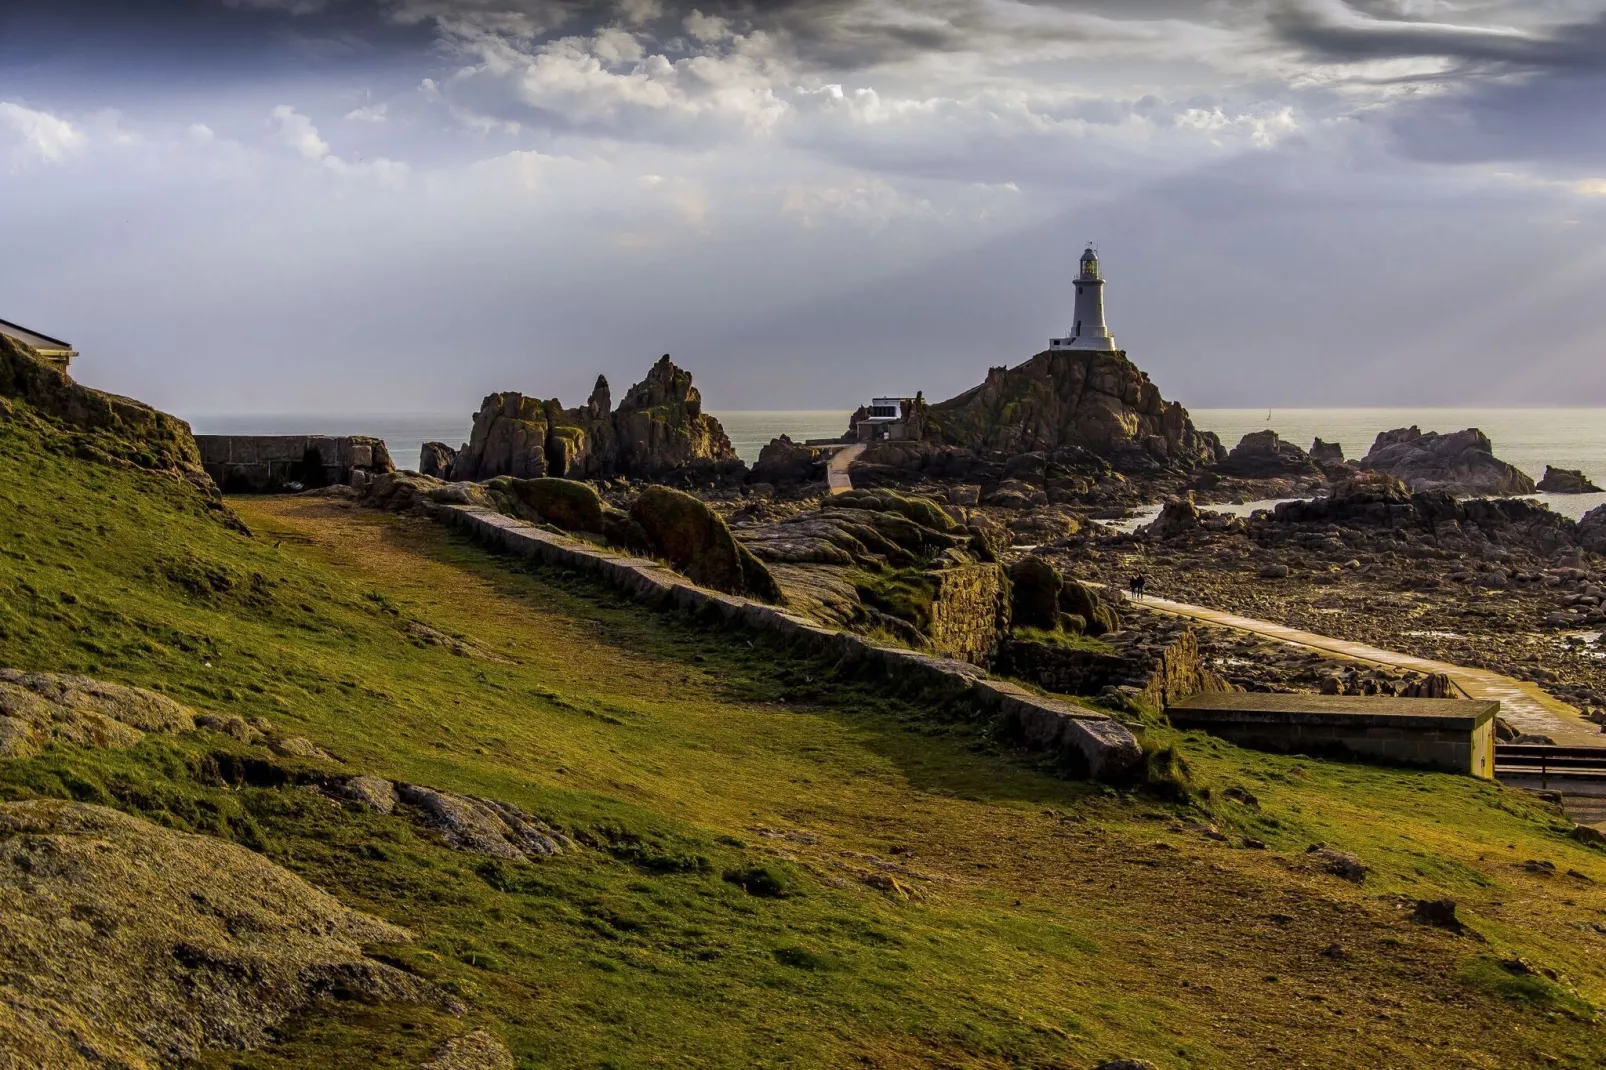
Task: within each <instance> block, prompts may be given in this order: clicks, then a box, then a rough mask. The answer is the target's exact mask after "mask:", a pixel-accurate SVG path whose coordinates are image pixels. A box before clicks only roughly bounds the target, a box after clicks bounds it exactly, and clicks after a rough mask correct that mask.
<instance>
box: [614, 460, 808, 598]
mask: <svg viewBox="0 0 1606 1070" xmlns="http://www.w3.org/2000/svg"><path fill="white" fill-rule="evenodd" d="M630 516H631V519H633V520H634V521H635V522H636V523H637V524H638V525H640V527H641V530H642V532H643V535H644V537H645V539H646V542H647V545H648V546H650V547H651V548H652V551H653V552H654V553H656V554H658V555H660V556H662V557H663V558H664V559H665V560H666V561H668V562H669V563H670V565H671V566H673V567H674V568H675V569H677V570H678V571H680V572H683V573H685V575H686V576H687V577H688V578H690V579H691V580H692V581H693V582H695V583H699V584H702V585H703V586H704V587H712V588H713V589H714V590H716V591H724V592H725V593H726V594H739V595H750V596H752V597H754V598H760V599H763V600H764V601H766V602H780V601H783V598H782V595H781V590H780V588H779V587H778V586H776V583H775V578H774V577H773V576H771V575H770V572H769V569H767V568H765V567H764V564H763V562H761V561H759V559H758V558H756V557H754V556H753V554H752V552H751V551H749V550H748V549H747V547H745V546H743V545H741V544H740V543H738V542H737V541H736V539H735V538H734V537H733V536H732V535H731V532H730V528H728V527H726V526H725V521H724V520H723V519H722V518H721V517H720V515H719V514H718V513H716V512H714V511H713V510H712V509H710V508H709V507H708V506H707V505H706V504H704V503H703V502H702V501H701V500H699V499H698V498H695V497H693V496H692V495H690V494H686V493H684V492H683V491H678V490H674V489H671V488H669V487H648V488H647V489H646V490H645V491H643V492H642V494H641V496H640V497H639V498H637V499H636V502H635V504H634V505H632V506H631V507H630Z"/></svg>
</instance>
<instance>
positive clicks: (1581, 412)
mask: <svg viewBox="0 0 1606 1070" xmlns="http://www.w3.org/2000/svg"><path fill="white" fill-rule="evenodd" d="M710 412H711V414H712V415H713V416H714V417H715V418H716V419H718V420H719V421H720V423H721V424H722V425H723V426H724V428H725V433H726V434H727V435H729V436H730V440H731V445H732V446H733V447H734V448H735V450H736V453H737V455H738V456H739V457H741V458H742V459H743V460H744V461H746V462H748V463H749V464H752V463H753V462H754V461H756V460H757V459H758V455H759V451H760V450H762V449H763V448H764V446H765V445H766V444H767V443H768V442H769V441H770V440H771V439H773V438H775V437H776V436H778V435H782V434H785V435H790V436H791V437H792V439H793V440H795V441H798V442H802V441H805V440H807V439H811V438H834V437H836V436H839V435H841V434H842V433H843V432H844V431H846V430H847V424H848V417H849V416H851V415H852V410H850V409H793V410H727V411H722V412H718V411H713V410H710ZM1189 415H1190V416H1192V418H1193V422H1194V425H1195V426H1196V427H1198V428H1199V429H1200V430H1202V431H1214V432H1215V433H1216V434H1217V435H1219V436H1221V441H1222V442H1223V444H1225V445H1226V446H1227V447H1228V448H1229V449H1230V448H1231V447H1232V446H1234V445H1236V444H1237V442H1238V440H1239V439H1240V438H1242V437H1243V436H1244V435H1245V434H1248V433H1250V432H1253V431H1262V430H1267V429H1270V430H1273V431H1276V432H1277V433H1278V434H1279V435H1281V436H1282V437H1283V439H1285V440H1286V441H1289V442H1292V443H1294V444H1295V445H1297V446H1299V447H1300V448H1302V449H1309V448H1310V446H1311V443H1312V440H1314V439H1315V438H1317V437H1320V438H1321V439H1323V440H1324V441H1327V442H1337V443H1339V444H1340V445H1342V446H1343V448H1344V455H1345V456H1346V457H1350V458H1357V457H1361V456H1364V455H1365V454H1366V452H1367V451H1368V449H1370V447H1371V445H1372V440H1373V439H1374V438H1376V437H1377V435H1378V434H1379V433H1381V432H1383V431H1388V430H1392V429H1394V428H1399V427H1410V426H1412V425H1415V426H1417V427H1420V428H1421V429H1422V430H1424V431H1439V432H1451V431H1459V430H1461V429H1463V428H1466V427H1477V428H1479V429H1481V430H1482V431H1483V432H1484V433H1485V434H1486V435H1488V436H1489V438H1490V440H1491V441H1492V442H1493V443H1494V451H1495V455H1496V456H1498V457H1500V458H1501V459H1502V460H1505V461H1509V462H1510V463H1512V464H1514V465H1516V466H1517V467H1518V468H1520V469H1522V470H1523V471H1524V472H1526V473H1528V474H1529V475H1530V476H1532V477H1533V478H1534V479H1535V480H1538V479H1539V478H1540V477H1541V476H1543V475H1544V473H1545V466H1546V465H1554V466H1556V467H1558V468H1575V469H1579V470H1581V471H1583V472H1584V474H1585V475H1587V476H1589V477H1590V478H1591V479H1593V480H1594V481H1595V482H1596V484H1597V485H1606V484H1602V481H1603V480H1606V408H1597V407H1590V408H1492V407H1478V408H1472V407H1455V408H1450V407H1445V408H1435V407H1427V406H1416V407H1410V406H1391V407H1384V408H1283V409H1279V408H1271V409H1266V408H1253V409H1249V408H1235V409H1194V410H1191V411H1190V413H1189ZM184 419H186V420H188V421H189V422H190V425H191V427H192V428H193V429H194V431H195V433H196V434H198V435H372V436H374V437H375V438H381V439H384V440H385V445H386V447H387V448H388V449H389V450H390V454H391V457H392V458H393V459H394V461H395V462H396V465H397V467H400V468H417V467H418V461H419V454H420V451H421V450H422V448H423V444H424V443H425V442H445V443H447V444H448V445H451V446H454V447H455V446H458V445H460V444H461V443H463V442H466V441H467V440H468V433H469V429H470V427H471V425H472V417H470V416H466V415H463V414H459V413H340V414H307V413H301V414H295V413H192V414H184ZM1535 497H1537V498H1539V499H1540V500H1541V501H1544V502H1546V503H1547V504H1549V506H1550V507H1551V508H1552V509H1554V510H1556V511H1557V512H1559V513H1562V514H1565V515H1567V516H1570V517H1573V518H1575V519H1576V518H1577V517H1580V516H1582V515H1583V514H1584V513H1586V512H1588V511H1589V510H1590V509H1593V508H1594V507H1595V506H1597V505H1602V504H1606V494H1538V495H1535Z"/></svg>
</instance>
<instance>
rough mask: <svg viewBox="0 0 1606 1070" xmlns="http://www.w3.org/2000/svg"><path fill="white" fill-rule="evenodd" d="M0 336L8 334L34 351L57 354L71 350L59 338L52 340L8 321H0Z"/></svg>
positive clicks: (46, 335) (47, 336) (45, 335)
mask: <svg viewBox="0 0 1606 1070" xmlns="http://www.w3.org/2000/svg"><path fill="white" fill-rule="evenodd" d="M0 334H8V335H10V336H11V337H12V338H15V339H17V340H18V341H19V342H22V343H24V344H26V345H29V346H32V347H33V348H34V349H48V350H52V351H59V352H69V351H71V350H72V346H70V345H68V344H67V343H66V342H63V341H62V340H61V339H60V338H52V337H50V336H49V335H48V334H40V333H39V332H38V331H30V330H29V329H28V328H26V327H24V326H22V325H21V324H20V323H12V322H11V321H9V320H0Z"/></svg>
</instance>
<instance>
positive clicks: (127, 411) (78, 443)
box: [0, 335, 217, 495]
mask: <svg viewBox="0 0 1606 1070" xmlns="http://www.w3.org/2000/svg"><path fill="white" fill-rule="evenodd" d="M7 399H13V400H16V401H21V402H24V403H25V404H26V405H27V406H28V407H29V408H30V409H31V410H32V411H33V412H34V413H35V414H37V415H39V416H42V417H44V418H45V419H47V420H50V421H52V422H53V423H55V424H57V425H58V426H60V427H62V428H64V429H66V430H67V431H69V432H71V433H73V435H74V438H75V442H74V446H75V449H76V452H77V454H78V456H80V457H84V458H85V459H88V460H94V461H103V462H117V463H121V464H129V465H134V466H137V467H139V468H147V469H154V470H165V471H170V472H173V473H175V474H177V475H180V476H182V477H184V478H185V479H186V480H187V481H188V482H190V483H192V484H194V485H195V486H196V487H197V488H199V489H201V490H202V491H204V492H207V493H209V494H211V495H215V494H216V493H217V491H216V488H215V487H214V486H213V485H212V481H211V479H210V478H208V476H207V475H206V473H205V471H204V470H203V469H202V467H201V454H200V450H199V449H197V448H196V445H195V439H194V437H193V436H192V435H191V434H190V425H189V424H187V423H185V422H184V421H183V420H180V419H179V418H177V417H176V416H169V415H168V414H167V413H165V412H158V411H157V410H156V409H153V408H151V407H150V406H149V405H146V404H143V403H141V402H138V401H134V400H133V399H131V398H125V397H118V396H117V395H116V394H106V393H103V392H101V391H99V390H91V389H90V388H89V387H87V386H81V385H79V384H78V383H75V382H73V381H72V379H71V378H69V377H68V375H67V373H66V372H65V371H63V370H62V369H60V368H58V367H56V366H55V365H53V364H47V363H46V362H44V361H42V360H39V359H38V358H37V357H34V356H33V355H32V353H31V351H27V350H24V349H23V347H22V346H20V345H17V344H16V343H14V342H13V341H12V340H11V339H10V338H8V337H6V336H5V335H0V414H5V413H8V412H9V411H10V406H9V405H8V404H7V403H6V400H7Z"/></svg>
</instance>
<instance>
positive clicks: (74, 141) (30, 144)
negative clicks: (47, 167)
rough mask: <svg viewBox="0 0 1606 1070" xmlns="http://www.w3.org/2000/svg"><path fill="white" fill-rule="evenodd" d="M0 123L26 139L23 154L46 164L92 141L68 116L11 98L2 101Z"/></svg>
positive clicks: (61, 158) (64, 157)
mask: <svg viewBox="0 0 1606 1070" xmlns="http://www.w3.org/2000/svg"><path fill="white" fill-rule="evenodd" d="M0 126H5V127H8V128H9V129H10V130H12V131H13V132H14V133H15V134H17V135H18V136H19V137H20V138H21V139H22V147H21V152H22V154H23V155H25V156H31V157H34V158H36V159H39V160H43V161H44V162H46V163H59V162H61V161H62V160H64V159H66V158H67V157H68V156H69V155H71V154H72V153H74V152H77V151H78V150H79V149H82V148H83V147H84V145H85V144H86V143H87V141H88V139H87V138H86V137H85V136H84V133H83V131H81V130H79V129H78V128H77V127H76V126H74V125H73V124H72V123H70V122H68V121H67V120H66V119H62V118H59V117H58V116H55V115H52V114H50V113H49V112H46V111H37V110H35V109H33V108H26V107H23V106H22V105H21V104H15V103H12V102H11V101H9V100H3V101H0Z"/></svg>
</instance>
